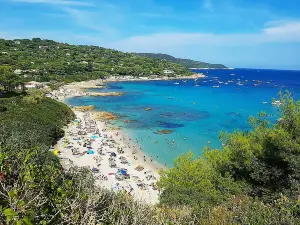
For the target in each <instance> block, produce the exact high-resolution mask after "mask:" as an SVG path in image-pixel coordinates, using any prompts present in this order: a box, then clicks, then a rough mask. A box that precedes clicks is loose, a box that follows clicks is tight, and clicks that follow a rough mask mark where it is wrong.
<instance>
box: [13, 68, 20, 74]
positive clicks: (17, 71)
mask: <svg viewBox="0 0 300 225" xmlns="http://www.w3.org/2000/svg"><path fill="white" fill-rule="evenodd" d="M14 73H15V74H18V75H20V74H21V73H22V70H20V69H16V70H15V71H14Z"/></svg>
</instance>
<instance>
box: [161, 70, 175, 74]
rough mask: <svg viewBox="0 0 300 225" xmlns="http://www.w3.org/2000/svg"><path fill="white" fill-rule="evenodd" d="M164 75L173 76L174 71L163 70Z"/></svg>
mask: <svg viewBox="0 0 300 225" xmlns="http://www.w3.org/2000/svg"><path fill="white" fill-rule="evenodd" d="M163 73H164V74H173V73H174V71H173V70H163Z"/></svg>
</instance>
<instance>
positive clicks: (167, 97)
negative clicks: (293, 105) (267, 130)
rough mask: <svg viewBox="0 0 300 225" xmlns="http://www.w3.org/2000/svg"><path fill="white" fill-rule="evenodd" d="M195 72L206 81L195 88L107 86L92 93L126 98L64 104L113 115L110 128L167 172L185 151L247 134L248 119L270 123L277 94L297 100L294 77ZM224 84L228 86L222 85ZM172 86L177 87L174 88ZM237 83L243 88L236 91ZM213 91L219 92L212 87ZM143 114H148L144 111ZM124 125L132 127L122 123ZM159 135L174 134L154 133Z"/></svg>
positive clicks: (297, 77)
mask: <svg viewBox="0 0 300 225" xmlns="http://www.w3.org/2000/svg"><path fill="white" fill-rule="evenodd" d="M199 72H203V73H205V74H206V75H207V76H208V78H206V79H201V80H200V79H199V80H198V81H197V83H195V81H194V80H187V81H186V82H183V81H182V80H178V81H146V82H145V81H143V82H115V83H109V84H108V85H107V87H106V88H105V90H103V89H99V90H95V91H121V92H125V95H124V96H121V97H76V98H70V99H68V100H67V103H68V104H70V105H95V106H96V109H97V110H103V111H109V112H115V113H117V114H118V115H120V116H121V118H120V119H119V120H118V121H116V122H114V123H115V125H118V126H120V127H121V128H122V129H123V130H124V131H125V132H127V133H128V134H129V135H130V137H131V138H132V139H138V140H139V143H140V144H141V145H142V148H143V151H144V152H145V153H146V154H147V155H148V156H153V157H154V158H156V157H157V156H158V161H159V162H160V163H162V164H167V165H169V166H171V165H172V164H173V161H174V159H175V157H177V156H179V155H180V154H182V153H186V152H188V151H190V150H192V151H193V152H194V153H195V154H197V155H201V153H202V151H203V148H204V147H205V146H209V147H210V148H220V147H221V143H220V141H219V139H218V136H219V133H220V131H221V130H223V131H229V132H232V131H233V130H234V129H241V130H248V129H250V127H249V126H248V118H249V116H250V115H254V116H256V115H258V113H259V112H260V111H266V112H268V113H269V114H270V115H271V116H269V118H270V119H271V120H272V121H275V120H276V119H277V118H278V112H277V108H276V107H274V106H272V105H271V100H272V98H276V99H278V95H277V93H278V91H280V90H283V89H288V90H290V91H291V92H292V93H293V94H294V96H295V98H297V99H299V93H300V72H299V71H277V70H245V69H238V70H215V71H199ZM232 73H234V74H235V75H234V76H232V75H231V74H232ZM216 77H218V78H216ZM229 80H231V81H233V82H229V83H228V84H225V83H226V82H228V81H229ZM246 80H248V81H246ZM253 80H255V81H253ZM257 80H260V81H262V82H260V84H259V85H257V86H253V84H257V83H259V82H258V81H257ZM176 82H179V84H174V83H176ZM219 82H221V83H219ZM222 82H223V83H222ZM239 82H241V83H242V84H243V85H238V84H237V83H239ZM267 82H268V83H267ZM196 84H199V86H195V85H196ZM218 85H219V88H214V87H213V86H218ZM263 102H267V104H263ZM146 108H151V109H152V110H151V111H146V110H145V109H146ZM124 120H133V121H132V122H131V123H124V122H123V121H124ZM162 129H168V130H172V131H173V133H171V134H158V133H157V132H156V131H157V130H162ZM155 142H156V143H155Z"/></svg>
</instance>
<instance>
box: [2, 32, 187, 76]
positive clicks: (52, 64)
mask: <svg viewBox="0 0 300 225" xmlns="http://www.w3.org/2000/svg"><path fill="white" fill-rule="evenodd" d="M1 66H2V67H3V66H5V67H6V70H10V72H11V71H13V72H15V74H18V75H20V76H25V77H27V78H28V79H29V78H33V77H34V79H36V80H39V81H49V80H59V79H62V80H66V79H69V80H82V79H92V78H96V77H99V76H108V75H132V76H149V75H158V76H162V75H165V74H164V70H170V71H172V75H188V74H191V71H190V70H188V69H187V68H186V67H183V66H181V65H179V64H175V63H172V62H169V61H162V60H159V59H150V58H145V57H141V56H137V55H136V54H135V53H123V52H120V51H116V50H112V49H107V48H102V47H98V46H86V45H70V44H65V43H60V42H56V41H52V40H42V39H40V38H33V39H32V40H29V39H21V40H4V39H0V67H1ZM0 72H1V71H0Z"/></svg>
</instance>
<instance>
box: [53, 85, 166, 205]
mask: <svg viewBox="0 0 300 225" xmlns="http://www.w3.org/2000/svg"><path fill="white" fill-rule="evenodd" d="M100 83H101V82H100V81H88V82H80V83H77V84H76V83H75V84H74V83H73V84H70V85H66V86H63V87H61V88H60V89H59V90H57V91H55V92H53V93H52V97H53V98H55V99H57V100H59V101H62V102H63V101H64V99H65V98H66V97H71V96H78V95H80V94H83V93H84V92H81V90H82V87H83V86H88V85H89V86H92V85H95V84H97V85H98V84H100ZM96 87H98V86H96ZM73 111H74V113H75V115H76V120H75V121H73V122H72V123H70V124H69V125H68V127H67V128H66V129H65V136H64V138H62V139H61V140H59V141H58V143H57V145H56V146H55V150H54V151H56V152H55V153H56V154H57V155H58V157H60V159H61V162H62V165H63V166H64V167H65V168H66V169H68V167H69V166H70V165H76V166H80V167H89V168H90V169H91V171H92V172H93V174H94V176H95V178H96V183H97V185H99V186H101V187H104V188H107V189H110V190H114V191H116V192H118V191H124V192H127V193H128V194H129V195H131V196H133V197H134V198H135V199H136V200H140V201H144V202H146V203H149V204H155V203H158V202H159V194H160V191H159V190H158V188H157V186H156V181H157V180H158V179H159V174H158V170H159V169H161V168H162V166H161V165H160V164H158V163H157V162H156V161H155V160H156V158H155V156H153V157H147V156H145V154H144V153H143V151H142V149H141V147H140V145H139V143H138V141H137V140H132V139H131V138H130V137H129V136H128V135H126V134H125V133H123V132H122V131H121V130H119V129H116V128H115V127H112V126H111V125H110V122H109V120H101V121H100V120H99V118H97V112H94V111H93V110H87V111H85V110H75V108H73ZM98 114H99V113H98Z"/></svg>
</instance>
